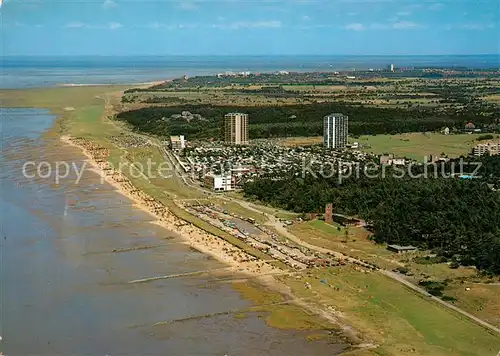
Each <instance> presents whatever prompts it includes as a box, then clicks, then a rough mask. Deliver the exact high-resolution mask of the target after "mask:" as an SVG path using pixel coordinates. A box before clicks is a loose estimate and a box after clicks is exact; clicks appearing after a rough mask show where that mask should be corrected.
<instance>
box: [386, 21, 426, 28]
mask: <svg viewBox="0 0 500 356" xmlns="http://www.w3.org/2000/svg"><path fill="white" fill-rule="evenodd" d="M423 27H424V26H422V25H421V24H418V23H416V22H412V21H399V22H396V23H394V24H393V25H392V28H394V29H397V30H406V29H413V28H423Z"/></svg>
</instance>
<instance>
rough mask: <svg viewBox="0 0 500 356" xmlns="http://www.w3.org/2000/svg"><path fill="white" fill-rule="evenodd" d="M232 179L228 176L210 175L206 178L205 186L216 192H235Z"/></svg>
mask: <svg viewBox="0 0 500 356" xmlns="http://www.w3.org/2000/svg"><path fill="white" fill-rule="evenodd" d="M232 181H233V179H232V177H231V175H230V174H227V175H214V174H208V175H206V176H205V186H206V187H207V188H210V189H212V190H213V191H215V192H227V191H230V190H233V187H232Z"/></svg>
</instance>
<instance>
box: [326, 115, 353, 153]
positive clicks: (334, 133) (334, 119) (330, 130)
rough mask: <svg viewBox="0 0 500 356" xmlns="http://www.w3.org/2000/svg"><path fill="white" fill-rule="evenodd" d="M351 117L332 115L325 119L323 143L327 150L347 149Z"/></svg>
mask: <svg viewBox="0 0 500 356" xmlns="http://www.w3.org/2000/svg"><path fill="white" fill-rule="evenodd" d="M348 120H349V117H348V116H347V115H344V114H339V113H336V114H330V115H328V116H325V117H324V118H323V143H324V145H325V147H326V148H346V146H347V135H348Z"/></svg>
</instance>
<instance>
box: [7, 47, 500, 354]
mask: <svg viewBox="0 0 500 356" xmlns="http://www.w3.org/2000/svg"><path fill="white" fill-rule="evenodd" d="M387 63H394V64H396V65H401V66H403V65H405V66H411V65H413V66H418V65H424V63H425V65H427V66H437V65H439V64H441V65H443V66H473V67H478V68H479V67H481V68H491V67H495V66H496V67H498V64H499V61H498V56H496V57H492V56H467V57H464V56H458V57H404V58H402V57H398V58H395V57H373V58H367V57H305V56H303V57H280V58H276V57H245V58H239V57H231V58H219V57H205V58H188V57H183V58H180V57H153V58H150V57H133V58H132V57H113V58H112V57H79V58H60V57H58V58H56V57H52V58H51V57H43V58H42V57H40V58H15V57H8V58H4V59H2V68H1V76H0V77H1V80H0V87H2V88H32V87H46V86H55V85H59V84H68V83H72V84H95V83H99V84H106V83H110V84H111V83H137V82H146V81H156V80H162V79H171V78H175V77H178V76H180V75H184V74H187V75H191V76H192V75H201V74H214V73H217V72H220V71H243V70H250V71H260V72H266V71H274V70H290V71H292V70H303V71H312V70H330V69H332V70H338V69H342V68H350V67H356V68H365V67H366V68H369V67H377V66H385V65H386V64H387ZM54 120H55V117H54V116H53V115H52V114H51V113H50V112H48V111H45V110H41V109H37V108H15V109H14V108H6V107H1V108H0V336H1V339H0V352H3V354H5V355H8V356H16V355H20V356H25V355H47V356H49V355H50V356H52V355H102V356H104V355H131V356H132V355H134V356H136V355H167V356H175V355H189V356H191V355H193V356H197V355H203V356H205V355H206V356H208V355H210V356H211V355H213V356H224V355H227V356H233V355H242V356H247V355H248V356H255V355H273V356H285V355H286V356H289V355H291V356H294V355H318V356H323V355H325V356H326V355H336V354H339V353H340V352H342V350H343V349H344V348H345V346H346V345H344V344H343V343H342V342H341V341H339V342H335V343H331V342H327V341H321V340H320V341H315V342H310V341H307V335H308V334H307V332H304V331H293V330H281V329H276V328H272V327H270V326H269V325H268V324H267V323H266V320H265V318H266V316H265V315H261V314H258V313H248V312H244V311H246V310H247V309H248V308H249V307H252V306H255V304H254V303H253V302H252V301H250V300H247V299H245V298H244V297H243V296H242V295H241V294H240V293H238V292H237V291H235V290H234V289H233V287H232V283H231V280H232V279H234V278H240V277H241V276H232V275H227V273H226V274H224V272H222V271H224V268H225V267H226V266H224V265H223V264H222V263H220V262H218V261H215V260H213V259H212V258H209V257H208V256H206V255H204V254H202V253H200V252H198V251H195V250H193V249H191V248H189V247H188V246H186V245H185V244H184V243H183V240H182V238H181V237H180V236H178V235H177V233H176V231H169V230H166V229H164V228H162V227H160V226H158V225H156V224H154V221H153V218H152V217H151V216H150V215H148V214H147V213H145V212H143V211H141V210H138V209H137V208H136V207H135V206H134V205H133V203H132V201H130V200H129V199H127V198H126V197H124V196H123V195H121V194H119V193H118V192H117V191H116V190H115V189H114V188H113V187H112V186H110V185H109V184H106V183H103V182H101V180H100V177H99V176H98V175H97V174H96V173H94V172H92V171H90V170H88V169H87V170H85V171H84V174H83V176H82V179H81V180H80V181H79V183H78V184H76V179H75V178H76V176H75V174H74V172H73V171H72V173H71V174H70V175H69V176H68V177H67V178H65V179H62V180H60V181H56V180H55V177H54V174H53V171H52V172H50V170H51V169H52V170H53V169H54V168H55V164H56V162H59V161H66V162H74V163H75V165H76V167H79V168H80V167H82V166H83V164H84V160H85V157H84V156H83V155H82V154H81V152H80V151H79V150H78V149H75V148H71V147H67V146H64V145H63V144H62V143H61V142H60V140H59V139H58V138H57V137H56V136H54V135H51V134H50V129H51V127H52V126H53V124H54ZM30 162H31V163H32V165H31V166H30V167H31V168H30V169H27V167H28V166H26V165H25V164H27V163H30ZM41 162H47V163H46V164H45V165H40V163H41ZM33 167H37V168H38V169H39V171H38V173H37V174H35V175H33V174H34V173H36V172H34V171H33ZM141 246H150V247H151V248H148V249H142V250H134V248H136V247H141ZM117 251H121V252H117ZM206 270H211V271H213V272H212V273H208V274H200V275H189V273H190V272H197V271H206ZM217 271H220V272H217ZM185 273H188V275H186V276H179V277H176V278H170V279H162V280H157V281H152V282H148V283H135V282H134V281H136V280H138V279H144V278H150V277H157V276H168V275H182V274H185ZM242 314H243V315H244V317H241V315H242ZM238 315H239V317H236V316H238ZM328 340H330V339H328Z"/></svg>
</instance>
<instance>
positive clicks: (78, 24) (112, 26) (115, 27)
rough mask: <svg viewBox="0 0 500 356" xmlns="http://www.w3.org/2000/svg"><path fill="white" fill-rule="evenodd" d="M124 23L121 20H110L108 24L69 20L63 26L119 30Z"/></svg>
mask: <svg viewBox="0 0 500 356" xmlns="http://www.w3.org/2000/svg"><path fill="white" fill-rule="evenodd" d="M122 27H123V25H122V24H121V23H119V22H110V23H108V24H107V25H91V24H86V23H83V22H79V21H74V22H69V23H67V24H66V25H64V26H63V28H75V29H76V28H89V29H95V30H118V29H119V28H122Z"/></svg>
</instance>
